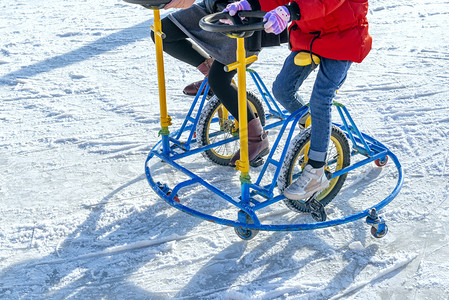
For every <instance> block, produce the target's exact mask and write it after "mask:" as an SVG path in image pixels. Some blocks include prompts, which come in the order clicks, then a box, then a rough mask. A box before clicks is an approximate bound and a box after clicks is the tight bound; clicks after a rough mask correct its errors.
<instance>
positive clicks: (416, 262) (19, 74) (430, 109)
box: [0, 0, 449, 300]
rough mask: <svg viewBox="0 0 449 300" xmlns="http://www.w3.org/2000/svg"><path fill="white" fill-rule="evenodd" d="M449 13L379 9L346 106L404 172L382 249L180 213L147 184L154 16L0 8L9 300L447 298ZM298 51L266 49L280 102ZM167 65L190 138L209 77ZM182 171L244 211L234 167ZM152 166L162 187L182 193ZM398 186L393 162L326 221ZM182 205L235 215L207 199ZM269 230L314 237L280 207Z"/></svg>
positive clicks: (104, 8) (72, 7) (153, 117)
mask: <svg viewBox="0 0 449 300" xmlns="http://www.w3.org/2000/svg"><path fill="white" fill-rule="evenodd" d="M169 12H170V11H164V10H162V11H161V13H162V16H165V15H166V14H167V13H169ZM448 15H449V2H448V0H435V1H405V0H398V1H394V2H391V1H386V0H375V1H371V2H370V8H369V15H368V16H369V21H370V33H371V34H372V36H373V38H374V43H373V49H372V51H371V53H370V54H369V55H368V57H367V58H366V60H365V61H364V62H363V63H361V64H354V65H353V66H352V67H351V70H350V73H349V75H348V78H347V80H346V82H345V84H344V85H343V87H342V89H341V90H340V91H339V93H338V97H337V99H336V100H338V101H339V102H342V103H344V104H345V105H346V106H347V107H348V109H349V111H350V112H351V114H352V116H353V117H354V119H355V121H356V123H357V124H358V126H359V128H360V129H361V130H362V131H364V132H365V133H367V134H369V135H371V136H374V137H375V138H376V139H378V140H379V141H381V142H382V143H384V144H385V145H387V146H388V147H389V148H390V149H391V150H392V151H393V152H394V153H395V154H397V155H398V158H399V160H400V161H401V163H402V165H403V168H404V172H405V182H404V187H403V189H402V191H401V193H400V194H399V195H398V196H397V197H396V198H395V199H394V201H393V202H392V203H390V204H389V205H388V206H387V207H386V208H385V209H384V210H382V211H381V213H382V217H383V218H385V219H386V220H387V224H388V226H389V233H388V234H387V235H386V236H385V237H384V238H382V239H375V238H373V237H372V236H371V234H370V232H369V229H370V228H369V226H367V225H366V224H365V223H364V221H363V220H359V221H356V222H353V223H349V224H346V225H342V226H337V227H332V228H327V229H320V230H315V231H299V232H260V233H259V235H258V236H256V237H255V239H253V240H251V241H242V240H240V239H239V238H238V237H237V236H236V235H235V233H234V230H233V229H232V228H231V227H226V226H220V225H216V224H213V223H210V222H207V221H203V220H201V219H198V218H194V217H192V216H189V215H187V214H184V213H182V212H180V211H178V210H176V209H174V208H172V207H171V206H169V205H167V204H166V203H165V202H164V201H163V200H161V199H160V198H159V197H158V196H157V195H156V194H155V193H154V192H153V191H152V190H151V188H150V187H149V185H148V183H147V182H146V178H145V174H144V162H145V159H146V156H147V154H148V152H149V151H150V150H151V148H152V147H153V146H154V145H155V144H156V143H157V142H158V140H159V137H158V132H159V130H160V127H159V126H160V125H159V105H158V101H159V98H158V87H157V74H156V59H155V49H154V44H153V42H152V41H151V39H150V29H149V28H150V25H151V24H152V23H153V13H152V12H151V11H150V10H147V9H145V8H143V7H140V6H138V5H132V4H128V3H125V2H123V1H119V0H105V1H87V0H77V1H74V0H65V1H56V0H48V1H24V0H14V1H13V0H2V1H1V2H0V37H1V38H0V98H1V102H0V166H1V170H0V201H1V210H0V298H1V299H233V300H240V299H447V295H448V293H449V250H448V249H449V247H448V245H449V238H448V234H447V233H446V226H447V224H448V223H449V213H448V210H447V209H448V208H449V201H448V197H449V180H448V178H449V117H448V115H449V105H448V104H449V100H448V99H449V87H448V81H449V74H448V71H447V70H448V69H449V63H448V62H449V35H448V34H447V29H448V28H449V18H448ZM288 53H289V50H288V48H287V47H286V46H281V47H276V48H269V49H265V50H264V51H262V53H261V55H260V56H259V60H258V61H257V62H256V63H254V64H253V65H252V67H253V68H254V69H255V70H257V71H258V72H259V74H261V76H262V77H263V79H264V81H265V83H266V84H267V86H268V87H270V86H271V83H272V82H273V80H274V78H275V74H277V73H278V72H279V70H280V68H281V66H282V62H283V58H284V57H286V56H287V55H288ZM164 62H165V71H166V72H165V75H166V88H167V99H168V109H169V114H170V115H171V116H172V118H173V128H178V127H179V126H180V124H181V122H182V121H183V118H184V116H185V113H186V111H187V110H188V108H189V107H190V103H191V100H192V98H191V97H187V96H184V95H183V94H182V88H183V87H184V86H185V85H186V84H188V83H190V82H192V80H198V79H201V76H202V75H201V74H200V73H199V72H198V71H197V70H195V68H192V67H190V66H188V65H186V64H184V63H180V62H179V61H176V60H175V59H174V58H172V57H170V56H168V55H165V57H164ZM249 81H250V80H249ZM312 84H313V76H311V78H309V79H308V80H307V81H306V83H305V85H304V87H302V89H301V93H302V95H303V96H304V98H307V97H308V95H309V94H310V89H311V87H312ZM248 88H249V89H250V90H254V86H253V84H251V83H250V82H249V83H248ZM254 91H255V90H254ZM275 134H276V131H275V130H274V131H272V132H270V140H271V142H272V141H273V140H274V137H275ZM185 164H186V166H188V167H189V168H190V169H194V170H195V171H197V172H198V173H199V174H201V176H202V177H203V178H205V179H207V180H208V181H209V182H211V183H213V184H216V185H217V186H218V187H220V188H227V189H230V190H231V191H234V192H233V196H238V193H239V186H240V183H239V174H238V173H237V172H236V171H235V170H233V169H232V168H226V167H221V166H217V165H213V164H212V163H210V162H209V161H207V160H205V159H204V158H203V157H202V156H201V155H198V156H194V157H193V158H192V159H189V160H186V162H185ZM153 167H154V168H155V174H157V175H159V176H161V177H162V178H161V181H164V180H171V179H173V178H176V179H178V178H181V176H180V177H178V176H179V175H178V173H176V172H175V171H174V170H171V169H169V168H168V167H167V166H165V165H164V164H161V163H156V165H155V166H153ZM252 172H256V173H255V174H257V169H256V170H252ZM252 176H253V173H252ZM396 180H397V172H396V168H395V167H394V164H391V163H390V164H388V165H387V166H385V167H384V168H378V167H376V166H375V165H373V164H370V165H367V166H365V167H363V168H360V169H357V170H355V171H353V172H351V173H350V174H349V176H348V179H347V182H346V183H345V185H344V186H343V189H342V190H341V192H340V193H339V195H338V196H337V197H336V198H335V199H334V201H332V202H331V203H330V204H329V205H328V207H327V211H328V214H329V218H331V219H335V218H339V217H342V216H344V215H347V214H351V213H355V212H358V211H360V210H361V209H363V208H366V207H368V206H369V205H373V204H375V203H377V202H379V201H380V200H382V199H384V198H385V197H386V196H387V195H388V194H389V193H390V192H391V190H392V188H394V185H395V182H396ZM182 199H183V201H186V204H190V203H192V204H196V205H199V206H200V207H202V208H203V209H204V210H205V211H207V212H209V213H212V214H214V215H216V216H223V215H226V214H229V213H231V212H234V210H233V207H232V206H231V205H229V204H228V203H223V201H222V200H221V199H219V198H218V197H217V196H216V195H212V194H211V193H209V192H207V191H205V190H204V189H201V188H200V187H197V186H194V187H192V189H190V190H189V191H188V192H186V193H184V194H183V195H182ZM262 218H263V219H264V221H265V220H267V222H272V223H276V222H277V223H279V224H283V223H287V222H293V223H295V222H312V221H313V220H311V219H310V216H308V215H301V214H297V213H294V212H292V211H290V210H288V209H287V208H286V207H285V206H284V205H283V204H282V203H279V205H274V206H273V207H269V208H266V209H264V211H263V216H262Z"/></svg>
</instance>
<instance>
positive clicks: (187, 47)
mask: <svg viewBox="0 0 449 300" xmlns="http://www.w3.org/2000/svg"><path fill="white" fill-rule="evenodd" d="M161 23H162V32H164V33H165V35H166V37H165V39H163V40H162V45H163V48H164V52H166V53H168V54H170V55H171V56H173V57H174V58H176V59H179V60H180V61H183V62H185V63H188V64H189V65H192V66H194V67H198V66H199V65H200V64H201V63H203V62H204V61H205V60H206V59H207V58H209V57H204V56H203V55H202V54H201V53H202V52H203V51H201V50H200V49H199V48H198V46H196V45H194V44H193V43H192V42H191V41H190V40H188V39H187V38H188V37H187V35H186V34H185V33H184V32H183V31H182V30H181V29H179V27H178V26H176V25H175V24H174V23H173V22H172V21H171V20H170V19H169V18H168V17H166V18H163V19H162V20H161ZM151 39H152V40H153V42H154V32H153V31H151Z"/></svg>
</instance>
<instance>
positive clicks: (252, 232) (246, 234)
mask: <svg viewBox="0 0 449 300" xmlns="http://www.w3.org/2000/svg"><path fill="white" fill-rule="evenodd" d="M242 218H243V219H244V221H245V222H246V223H248V224H254V221H253V220H252V219H251V217H250V216H249V215H248V214H247V213H245V212H244V211H242V210H241V211H239V220H241V219H242ZM234 231H235V233H236V234H237V235H238V237H239V238H241V239H242V240H251V239H253V238H254V237H255V236H256V235H257V234H258V233H259V230H257V229H247V228H242V227H234Z"/></svg>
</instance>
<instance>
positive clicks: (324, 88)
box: [284, 58, 351, 200]
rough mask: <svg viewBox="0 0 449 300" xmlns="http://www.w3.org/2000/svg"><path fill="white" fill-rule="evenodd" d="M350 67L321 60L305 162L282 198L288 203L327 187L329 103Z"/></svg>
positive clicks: (313, 97) (313, 93) (313, 95)
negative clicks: (325, 169) (299, 173)
mask: <svg viewBox="0 0 449 300" xmlns="http://www.w3.org/2000/svg"><path fill="white" fill-rule="evenodd" d="M350 66H351V62H350V61H340V60H332V59H327V58H322V59H321V63H320V69H319V71H318V74H317V78H316V80H315V84H314V86H313V90H312V95H311V97H310V111H311V116H312V128H311V138H310V139H311V141H310V148H309V153H308V158H309V161H308V163H307V165H306V167H305V168H304V170H303V172H302V173H301V176H300V177H299V178H298V179H297V180H296V181H295V182H294V183H292V184H291V185H290V186H289V187H287V188H286V189H285V191H284V195H285V196H286V197H287V198H289V199H293V200H301V199H307V198H309V197H311V196H313V195H314V194H316V193H319V192H321V191H322V190H324V189H326V188H327V187H328V186H329V180H328V179H327V178H326V173H325V171H324V167H325V164H326V155H327V148H328V146H329V141H330V135H331V128H332V120H331V109H332V100H333V99H334V97H335V94H336V91H337V89H339V88H340V86H341V85H342V84H343V82H344V80H345V79H346V75H347V72H348V70H349V67H350Z"/></svg>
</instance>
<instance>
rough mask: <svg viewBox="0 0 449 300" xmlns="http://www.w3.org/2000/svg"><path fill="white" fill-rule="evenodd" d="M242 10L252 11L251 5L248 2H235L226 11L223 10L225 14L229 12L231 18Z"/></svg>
mask: <svg viewBox="0 0 449 300" xmlns="http://www.w3.org/2000/svg"><path fill="white" fill-rule="evenodd" d="M241 10H251V5H249V2H248V1H246V0H242V1H238V2H234V3H231V4H228V6H226V8H225V9H223V12H227V11H228V12H229V15H230V16H233V15H235V14H236V13H237V12H238V11H241Z"/></svg>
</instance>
